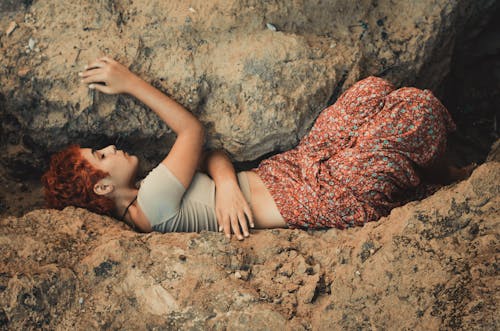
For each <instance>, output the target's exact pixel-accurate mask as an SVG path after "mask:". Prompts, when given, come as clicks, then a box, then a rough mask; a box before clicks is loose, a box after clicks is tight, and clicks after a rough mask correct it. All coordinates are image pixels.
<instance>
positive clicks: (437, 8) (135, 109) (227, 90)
mask: <svg viewBox="0 0 500 331" xmlns="http://www.w3.org/2000/svg"><path fill="white" fill-rule="evenodd" d="M15 3H16V2H13V1H11V2H9V4H10V5H9V6H6V8H8V10H14V11H13V12H9V13H12V14H11V15H13V16H11V15H0V26H7V25H8V22H10V21H11V20H12V18H11V17H16V19H18V18H19V19H20V20H21V19H24V22H23V23H22V25H21V26H20V27H19V29H18V31H16V34H13V35H11V38H4V39H2V43H1V44H0V47H1V51H2V66H0V109H4V114H3V115H2V116H3V117H8V118H13V119H15V121H17V122H18V123H19V125H20V126H21V129H20V131H13V129H11V128H7V127H6V128H3V129H4V131H5V136H8V135H9V134H11V133H15V134H19V133H22V134H23V135H25V136H27V137H29V140H30V141H32V142H36V143H35V144H34V145H33V146H28V145H24V144H23V145H22V148H17V146H10V147H7V146H6V144H1V145H0V146H1V147H0V155H1V156H0V161H1V162H2V163H4V164H5V165H6V167H7V168H9V169H11V170H12V172H13V175H15V176H18V177H23V176H27V175H33V174H37V175H39V174H40V173H41V172H42V170H43V169H45V168H46V166H47V161H48V160H47V159H48V158H47V155H48V153H52V152H54V151H56V150H59V149H60V148H62V147H63V146H65V145H66V144H68V143H71V142H74V143H80V144H82V145H83V146H97V145H98V146H101V145H105V144H109V143H114V142H115V141H116V140H117V139H119V138H120V137H121V138H123V139H122V142H124V145H123V146H120V147H124V148H126V149H127V150H128V151H129V152H131V153H133V154H136V155H138V156H139V157H140V159H141V160H144V161H143V162H144V163H142V164H141V167H142V168H141V172H140V173H142V174H145V173H146V172H147V171H148V170H149V169H151V168H152V167H153V166H154V165H156V164H158V163H159V161H161V159H163V158H164V156H165V155H166V154H167V153H168V151H169V148H170V147H171V146H172V144H173V141H174V138H175V135H174V133H173V132H172V131H171V130H170V129H169V128H168V126H166V125H165V124H164V123H163V122H161V120H160V118H159V117H158V116H156V114H154V113H153V112H152V111H151V110H149V109H146V108H145V107H143V106H142V105H141V104H140V103H139V102H136V101H135V100H133V99H132V98H130V97H128V96H108V95H99V93H96V95H94V94H91V93H89V92H88V89H87V88H86V87H85V86H83V85H82V84H81V83H80V82H79V79H78V76H77V73H78V71H79V70H80V68H82V67H83V65H84V64H86V63H88V62H89V61H91V60H93V59H94V58H95V57H96V56H99V55H103V54H108V55H110V56H112V57H115V58H117V59H119V60H121V61H122V62H123V63H124V64H125V65H127V66H129V67H130V69H131V70H132V71H134V72H136V73H138V74H139V75H140V76H142V77H144V78H145V79H146V80H147V81H149V82H151V83H152V84H153V85H155V86H157V87H158V88H160V89H161V90H163V91H165V92H166V93H168V94H169V95H171V96H172V97H173V98H174V99H176V100H177V101H178V102H180V103H181V104H182V105H184V106H185V107H186V108H187V109H188V110H189V111H191V112H192V113H193V114H195V115H196V116H197V117H198V118H200V120H201V121H202V122H203V124H204V126H205V127H206V128H207V139H208V141H207V147H208V148H218V147H222V148H225V149H226V150H227V151H228V152H229V154H230V156H231V157H232V158H233V160H235V161H251V160H255V159H257V158H259V157H261V156H263V155H265V154H267V153H271V152H277V151H283V150H287V149H290V148H292V147H293V146H295V145H296V144H297V143H298V142H299V140H300V138H301V137H302V136H304V134H305V133H306V132H308V130H309V129H310V127H311V126H312V124H313V123H314V120H315V119H316V117H317V116H318V114H319V113H320V111H321V110H323V109H324V108H325V107H326V106H328V105H329V104H331V103H332V102H333V101H334V100H335V99H336V98H337V96H338V95H339V93H341V92H342V91H344V90H345V89H346V88H348V87H349V86H351V85H352V84H353V83H354V82H355V81H357V80H359V79H361V78H363V77H365V76H368V75H379V76H382V77H384V78H387V79H388V80H390V81H392V82H393V83H394V84H395V85H396V86H402V85H415V86H418V87H422V88H423V87H425V88H429V89H434V88H437V87H439V86H441V83H442V80H443V78H444V77H445V76H446V74H447V73H448V70H449V63H450V60H451V52H452V50H453V46H454V45H455V43H456V42H459V40H460V33H461V31H463V30H464V29H465V28H467V23H468V22H476V21H477V20H478V18H480V19H481V20H487V19H488V17H489V15H491V13H492V12H493V10H492V8H493V6H494V2H493V1H473V0H460V1H455V2H449V1H446V0H424V1H418V2H414V1H413V2H408V1H399V2H393V1H389V0H369V1H366V2H364V3H363V4H360V3H357V2H345V1H344V2H343V1H337V2H335V3H334V4H332V3H330V2H323V1H319V0H314V1H307V2H304V3H303V4H301V5H297V4H293V5H291V4H288V3H286V2H285V3H275V2H266V1H264V2H257V3H254V4H253V5H252V6H247V5H246V4H245V3H242V2H240V1H235V0H232V1H229V2H228V1H221V0H216V1H210V2H209V3H206V4H205V5H203V6H199V7H196V10H195V11H193V10H194V8H193V10H191V8H192V7H189V6H186V5H185V3H184V2H182V1H159V0H155V1H147V2H146V1H136V2H131V3H127V4H115V3H113V2H109V1H98V2H97V3H96V2H95V1H91V0H83V1H78V2H74V3H71V4H70V5H68V1H65V0H53V1H35V2H32V1H25V2H22V3H23V4H24V6H22V5H16V4H15ZM81 12H85V13H86V15H85V18H84V19H82V18H81V17H80V16H78V15H74V13H81ZM228 13H230V14H228ZM264 18H265V21H263V19H264ZM267 22H272V26H274V27H279V31H274V29H272V28H269V26H268V27H267V28H266V23H267ZM269 24H271V23H269ZM270 29H271V30H270ZM29 38H33V40H37V43H36V47H28V50H26V51H25V50H24V47H25V46H26V41H27V40H29ZM33 46H35V45H33ZM38 50H40V53H38ZM28 51H29V52H28ZM27 53H29V55H27ZM33 53H36V54H37V55H38V54H40V56H33ZM19 67H30V68H33V70H32V71H31V72H30V79H29V80H26V79H25V78H24V77H23V76H18V75H15V74H12V73H15V72H17V68H19ZM2 122H3V121H2ZM145 145H147V146H149V148H147V149H144V148H143V146H145ZM7 151H9V152H7Z"/></svg>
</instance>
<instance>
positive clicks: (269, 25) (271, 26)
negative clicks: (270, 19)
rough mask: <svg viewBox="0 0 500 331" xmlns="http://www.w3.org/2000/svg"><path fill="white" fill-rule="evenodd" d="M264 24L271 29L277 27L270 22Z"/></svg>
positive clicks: (273, 29) (274, 29)
mask: <svg viewBox="0 0 500 331" xmlns="http://www.w3.org/2000/svg"><path fill="white" fill-rule="evenodd" d="M266 26H267V28H268V29H269V30H271V31H278V29H276V27H275V26H274V25H272V24H271V23H266Z"/></svg>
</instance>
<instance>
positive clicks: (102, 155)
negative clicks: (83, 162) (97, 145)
mask: <svg viewBox="0 0 500 331" xmlns="http://www.w3.org/2000/svg"><path fill="white" fill-rule="evenodd" d="M92 154H93V155H96V158H97V159H104V154H101V155H100V157H99V155H97V151H96V150H95V149H94V148H92Z"/></svg>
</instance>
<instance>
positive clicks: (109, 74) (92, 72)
mask: <svg viewBox="0 0 500 331" xmlns="http://www.w3.org/2000/svg"><path fill="white" fill-rule="evenodd" d="M78 75H79V76H80V77H82V83H85V84H89V88H91V89H96V90H98V91H101V92H103V93H106V94H117V93H129V92H130V91H131V88H132V86H133V84H134V80H137V79H140V78H139V77H138V76H136V75H135V74H133V73H132V72H130V71H129V70H128V68H126V67H125V66H124V65H122V64H120V63H118V62H117V61H115V60H113V59H111V58H109V57H107V56H104V57H101V58H99V59H96V60H95V61H94V62H92V63H89V65H87V66H85V70H84V71H83V72H80V73H78Z"/></svg>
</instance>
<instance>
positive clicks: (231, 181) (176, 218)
mask: <svg viewBox="0 0 500 331" xmlns="http://www.w3.org/2000/svg"><path fill="white" fill-rule="evenodd" d="M79 75H80V76H81V77H82V83H84V84H88V87H89V88H90V89H95V90H98V91H100V92H102V93H106V94H116V93H127V94H130V95H132V96H134V97H136V98H137V99H139V100H140V101H142V102H143V103H144V104H145V105H147V106H148V107H149V108H151V109H152V110H153V111H154V112H155V113H156V114H157V115H158V116H159V117H160V118H161V119H162V120H163V121H164V122H165V123H166V124H167V125H168V126H169V127H170V128H171V129H172V130H173V131H174V132H175V133H176V134H177V138H176V141H175V143H174V145H173V146H172V149H171V150H170V152H169V153H168V155H167V156H166V157H165V159H164V160H163V161H162V162H161V163H160V164H159V165H158V166H156V167H155V168H154V169H152V170H151V171H150V172H149V174H148V175H147V176H146V177H145V178H144V179H143V180H142V182H141V184H140V186H139V188H138V187H137V186H135V185H134V182H135V176H136V173H137V169H138V158H137V157H136V156H133V155H128V154H127V153H124V152H123V151H118V150H116V148H115V146H113V145H111V146H108V147H106V148H103V149H100V150H93V149H91V148H80V147H79V146H78V145H71V146H70V147H68V148H67V149H65V150H63V151H61V152H59V153H57V154H56V155H54V156H53V157H52V159H51V166H50V169H49V170H48V171H47V172H46V173H45V174H44V175H43V177H42V182H43V184H44V186H45V195H46V200H47V204H48V206H49V207H52V208H58V209H61V208H63V207H64V206H66V205H75V206H80V207H85V208H88V209H90V210H92V211H94V212H98V213H102V214H107V215H110V216H121V217H120V218H121V219H122V220H123V221H125V222H126V223H128V224H129V225H131V226H132V227H134V228H136V229H138V230H140V231H143V232H150V231H153V230H155V231H161V232H170V231H201V230H212V231H217V230H219V231H221V230H223V231H224V232H225V234H226V236H227V237H228V238H230V237H231V230H232V232H233V233H234V234H235V235H236V237H237V238H238V239H240V240H242V239H243V238H244V237H247V236H248V235H249V227H251V228H254V227H255V228H274V227H292V228H296V227H300V228H324V227H338V228H341V229H343V228H345V227H350V226H354V225H363V224H364V223H366V222H368V221H375V220H378V219H379V218H380V217H381V216H385V215H387V214H388V213H389V211H390V210H391V209H392V208H393V207H395V206H398V205H401V204H402V203H403V202H404V201H405V197H407V196H408V194H409V193H411V192H413V190H414V189H415V188H416V187H417V186H418V185H419V184H420V177H419V174H420V175H422V174H424V173H425V171H427V173H431V174H432V173H433V171H432V166H433V165H434V163H436V160H438V159H439V156H440V155H441V154H442V153H443V152H444V149H445V145H446V133H447V132H448V131H451V130H454V129H455V126H454V123H453V121H452V120H451V117H450V116H449V114H448V112H447V110H446V109H445V108H444V106H443V105H442V104H441V103H440V102H439V101H438V100H437V99H436V98H435V97H434V96H433V95H432V93H431V92H430V91H428V90H424V91H421V90H419V89H416V88H410V87H405V88H400V89H398V90H396V89H395V88H394V86H393V85H391V84H390V83H389V82H387V81H386V80H383V79H381V78H378V77H373V76H370V77H367V78H365V79H363V80H361V81H359V82H357V83H356V84H354V85H353V86H351V87H350V88H349V89H348V90H347V91H345V92H344V93H343V94H342V95H341V96H340V97H339V99H338V100H337V101H336V103H335V104H334V105H332V106H330V107H328V108H326V109H324V110H323V111H322V112H321V114H320V115H319V117H318V118H317V120H316V122H315V124H314V126H313V127H312V129H311V131H310V132H309V133H308V134H307V135H306V136H304V137H303V138H302V139H301V141H300V143H299V144H298V146H296V147H295V148H294V149H292V150H289V151H286V152H283V153H280V154H276V155H273V156H272V157H270V158H268V159H266V160H263V161H262V162H261V163H260V164H259V166H258V167H257V168H254V169H251V170H250V171H242V172H238V173H236V172H235V170H234V168H233V165H232V163H231V160H230V159H229V158H228V157H227V155H226V154H225V153H224V152H222V151H213V152H210V153H206V154H203V155H202V145H203V143H204V137H205V133H204V128H203V126H202V124H201V123H200V122H199V121H198V120H197V119H196V117H195V116H193V115H192V114H191V113H190V112H189V111H187V110H186V109H185V108H184V107H182V106H181V105H180V104H178V103H177V102H175V101H174V100H172V99H171V98H169V97H168V96H166V95H165V94H163V93H161V92H160V91H159V90H157V89H156V88H154V87H153V86H151V85H150V84H148V83H146V82H145V81H144V80H142V79H141V78H139V77H138V76H136V75H135V74H133V73H131V72H130V71H129V70H128V69H127V68H126V67H124V66H123V65H121V64H120V63H118V62H117V61H115V60H113V59H110V58H108V57H102V58H100V59H97V60H96V61H94V62H93V63H91V64H90V65H89V66H86V67H85V70H84V71H83V72H82V73H80V74H79ZM441 168H442V169H445V170H446V175H447V176H448V179H449V180H454V179H458V178H462V177H464V176H466V175H467V174H468V173H469V172H470V170H471V169H466V170H464V169H456V168H450V167H444V168H443V167H441ZM448 170H451V171H448ZM205 172H206V173H207V174H208V175H210V177H209V176H208V175H207V174H205Z"/></svg>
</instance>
